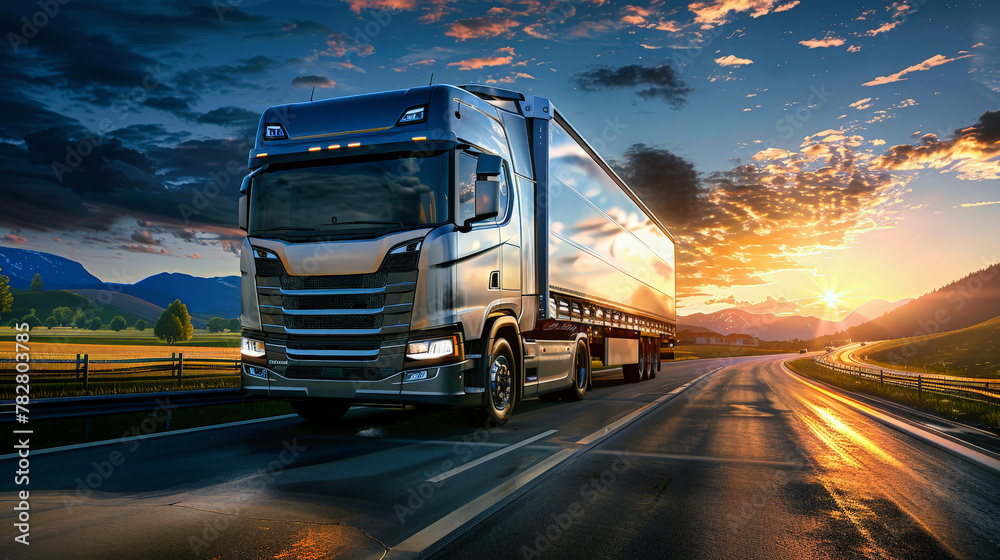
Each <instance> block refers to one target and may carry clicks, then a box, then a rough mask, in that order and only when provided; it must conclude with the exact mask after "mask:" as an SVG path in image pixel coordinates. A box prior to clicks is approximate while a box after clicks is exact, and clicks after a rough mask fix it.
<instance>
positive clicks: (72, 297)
mask: <svg viewBox="0 0 1000 560" xmlns="http://www.w3.org/2000/svg"><path fill="white" fill-rule="evenodd" d="M12 292H13V294H14V305H13V306H12V308H11V311H10V313H4V314H3V318H2V321H3V323H4V324H6V323H7V322H8V321H10V320H11V319H13V318H18V319H20V318H21V317H24V316H25V315H27V314H28V313H29V312H31V310H32V309H34V310H35V315H37V316H38V318H39V319H41V320H42V321H44V320H46V319H48V318H49V316H51V315H52V310H53V309H55V308H56V307H69V308H70V309H72V310H74V311H76V310H77V309H82V310H83V312H84V313H86V314H87V316H88V317H93V316H94V315H96V316H98V317H100V318H101V322H102V323H104V324H105V325H107V324H108V323H110V322H111V319H113V318H114V317H115V316H116V315H121V316H122V317H124V318H125V322H126V323H127V324H129V325H132V324H133V323H135V321H136V320H137V319H139V317H138V316H136V315H135V314H134V313H129V312H127V311H123V310H121V309H116V308H114V307H111V306H108V305H102V304H101V303H99V302H97V301H94V300H92V299H90V298H86V297H83V296H81V295H78V294H74V293H72V292H67V291H65V290H50V291H46V292H26V291H22V290H12Z"/></svg>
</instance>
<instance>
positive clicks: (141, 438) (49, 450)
mask: <svg viewBox="0 0 1000 560" xmlns="http://www.w3.org/2000/svg"><path fill="white" fill-rule="evenodd" d="M297 417H298V414H283V415H281V416H268V417H267V418H254V419H252V420H240V421H239V422H228V423H226V424H214V425H212V426H199V427H197V428H185V429H183V430H170V431H169V432H157V433H155V434H145V435H139V436H129V437H121V438H115V439H104V440H101V441H91V442H87V443H75V444H73V445H63V446H61V447H49V448H47V449H39V450H38V451H35V450H34V449H32V450H31V454H32V455H44V454H46V453H56V452H59V451H72V450H74V449H86V448H88V447H98V446H101V445H111V444H113V443H123V442H132V441H146V440H147V439H153V438H158V437H166V436H176V435H180V434H190V433H192V432H203V431H205V430H216V429H219V428H231V427H234V426H244V425H246V424H257V423H260V422H273V421H275V420H284V419H286V418H297ZM16 457H18V454H17V453H8V454H7V455H0V461H4V460H6V459H14V458H16Z"/></svg>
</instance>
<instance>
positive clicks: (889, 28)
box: [864, 20, 903, 37]
mask: <svg viewBox="0 0 1000 560" xmlns="http://www.w3.org/2000/svg"><path fill="white" fill-rule="evenodd" d="M901 23H903V22H902V21H900V20H897V21H891V22H886V23H883V24H882V25H880V26H878V27H876V28H875V29H871V30H868V31H865V32H864V35H866V36H868V37H874V36H876V35H878V34H879V33H886V32H888V31H892V30H893V28H895V27H896V26H897V25H899V24H901Z"/></svg>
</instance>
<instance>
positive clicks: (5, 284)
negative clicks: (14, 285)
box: [0, 274, 14, 317]
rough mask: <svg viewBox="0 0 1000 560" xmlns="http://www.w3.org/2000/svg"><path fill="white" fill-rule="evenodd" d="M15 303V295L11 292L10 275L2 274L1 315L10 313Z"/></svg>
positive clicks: (0, 287)
mask: <svg viewBox="0 0 1000 560" xmlns="http://www.w3.org/2000/svg"><path fill="white" fill-rule="evenodd" d="M13 305H14V296H13V295H11V293H10V277H9V276H5V275H3V274H0V317H2V316H3V314H4V313H10V309H11V307H12V306H13Z"/></svg>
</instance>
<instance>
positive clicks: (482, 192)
mask: <svg viewBox="0 0 1000 560" xmlns="http://www.w3.org/2000/svg"><path fill="white" fill-rule="evenodd" d="M499 214H500V181H476V215H475V216H473V217H471V218H469V219H467V220H465V223H464V224H463V225H462V229H464V230H465V231H468V230H470V229H472V224H474V223H476V222H481V221H483V220H488V219H490V218H496V217H497V215H499Z"/></svg>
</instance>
